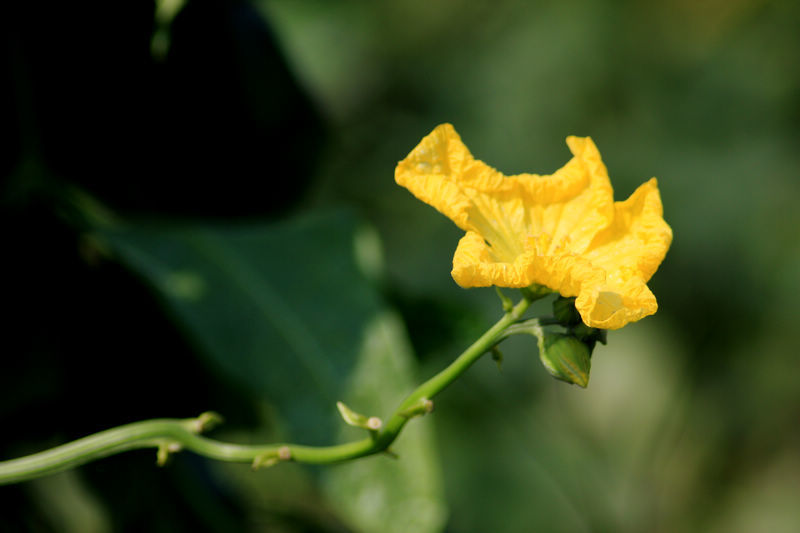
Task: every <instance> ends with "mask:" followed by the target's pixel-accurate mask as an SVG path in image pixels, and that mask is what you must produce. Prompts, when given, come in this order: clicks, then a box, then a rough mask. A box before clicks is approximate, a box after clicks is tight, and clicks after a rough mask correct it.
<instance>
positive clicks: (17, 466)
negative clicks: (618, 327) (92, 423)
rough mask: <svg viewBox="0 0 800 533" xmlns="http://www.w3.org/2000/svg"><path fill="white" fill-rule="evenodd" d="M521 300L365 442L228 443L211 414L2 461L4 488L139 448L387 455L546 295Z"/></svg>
mask: <svg viewBox="0 0 800 533" xmlns="http://www.w3.org/2000/svg"><path fill="white" fill-rule="evenodd" d="M523 296H524V297H523V298H522V300H520V301H519V302H518V303H517V304H516V305H515V306H514V307H513V308H512V309H511V310H509V311H508V312H506V313H505V315H504V316H503V317H502V318H501V319H500V320H499V321H498V322H497V323H496V324H495V325H494V326H492V327H491V328H489V329H488V330H487V331H486V333H484V334H483V335H481V337H480V338H479V339H478V340H477V341H475V342H474V343H473V344H472V345H471V346H470V347H469V348H467V349H466V350H465V351H464V352H463V353H462V354H461V355H459V356H458V358H456V359H455V361H453V362H452V363H451V364H450V365H449V366H448V367H447V368H445V369H444V370H442V371H441V372H439V373H438V374H436V375H435V376H433V377H432V378H430V379H429V380H428V381H426V382H425V383H423V384H422V385H420V386H419V387H417V389H416V390H414V391H413V392H412V393H411V394H410V395H409V396H408V397H407V398H406V399H405V400H404V401H403V402H402V403H401V404H400V406H399V407H398V408H397V409H396V410H395V412H394V414H392V416H391V417H390V418H389V420H388V422H387V423H386V424H385V425H384V426H383V428H382V429H381V430H380V431H377V432H373V433H372V435H371V436H370V437H368V438H365V439H363V440H359V441H354V442H349V443H346V444H339V445H335V446H319V447H318V446H302V445H297V444H271V445H267V446H247V445H239V444H229V443H225V442H220V441H216V440H213V439H209V438H206V437H203V436H201V435H199V434H198V433H200V432H201V431H203V430H204V429H207V428H208V426H209V425H211V424H213V423H215V422H216V421H218V417H217V416H216V415H213V414H212V413H206V414H203V415H201V416H200V417H198V418H196V419H156V420H145V421H142V422H135V423H133V424H127V425H124V426H119V427H116V428H112V429H109V430H106V431H102V432H100V433H96V434H94V435H90V436H88V437H84V438H82V439H78V440H76V441H73V442H70V443H68V444H64V445H62V446H58V447H56V448H52V449H50V450H45V451H43V452H40V453H36V454H33V455H28V456H26V457H21V458H19V459H12V460H9V461H2V462H0V485H4V484H8V483H16V482H20V481H25V480H29V479H34V478H37V477H41V476H45V475H48V474H52V473H55V472H59V471H61V470H66V469H68V468H73V467H76V466H79V465H82V464H84V463H88V462H90V461H94V460H97V459H101V458H103V457H107V456H109V455H113V454H116V453H120V452H123V451H127V450H133V449H137V448H158V450H159V453H158V461H159V464H163V462H164V461H165V460H166V458H167V456H168V454H169V453H172V452H177V451H180V450H191V451H193V452H195V453H197V454H199V455H203V456H205V457H209V458H211V459H218V460H222V461H231V462H244V463H252V464H253V466H254V467H258V466H262V465H263V466H267V465H271V464H274V463H276V462H278V461H286V460H293V461H297V462H301V463H311V464H331V463H338V462H342V461H347V460H350V459H356V458H359V457H364V456H367V455H372V454H376V453H379V452H382V451H385V450H386V449H387V448H388V447H389V446H390V445H391V444H392V443H393V442H394V440H395V439H396V438H397V436H398V435H399V434H400V432H401V431H402V429H403V427H404V426H405V424H406V422H408V420H409V419H410V418H411V417H413V416H416V415H417V414H423V413H425V412H427V411H429V410H430V408H431V407H432V403H431V402H430V400H431V399H432V398H433V397H434V396H436V395H437V394H439V393H440V392H441V391H443V390H444V389H445V388H446V387H447V386H448V385H450V384H451V383H453V382H454V381H455V380H456V379H458V377H459V376H461V375H462V374H463V373H464V372H465V371H466V370H467V369H468V368H469V367H470V366H471V365H472V364H473V363H474V362H475V361H477V360H478V359H479V358H480V357H481V356H482V355H483V354H485V353H486V352H488V351H489V350H491V349H492V347H493V346H494V345H495V344H496V343H497V342H498V341H500V340H501V339H502V338H503V334H504V332H505V331H506V330H507V329H508V328H509V327H510V326H512V325H513V324H515V323H516V322H518V321H519V320H520V318H521V317H522V315H523V314H524V313H525V311H527V309H528V307H529V306H530V305H531V303H532V302H533V300H535V299H538V298H539V297H541V296H543V294H542V295H539V294H533V293H523Z"/></svg>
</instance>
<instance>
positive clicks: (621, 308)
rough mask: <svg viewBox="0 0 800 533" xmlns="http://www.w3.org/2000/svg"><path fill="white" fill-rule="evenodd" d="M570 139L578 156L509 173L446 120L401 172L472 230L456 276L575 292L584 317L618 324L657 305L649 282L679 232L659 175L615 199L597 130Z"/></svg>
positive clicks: (404, 181) (409, 184) (480, 283)
mask: <svg viewBox="0 0 800 533" xmlns="http://www.w3.org/2000/svg"><path fill="white" fill-rule="evenodd" d="M567 145H568V146H569V149H570V151H571V152H572V155H573V157H572V159H570V161H569V162H567V164H566V165H564V166H563V167H562V168H561V169H559V170H557V171H556V172H555V173H553V174H552V175H549V176H547V175H545V176H542V175H538V174H518V175H514V176H508V177H506V176H504V175H503V174H501V173H500V172H498V171H497V170H495V169H493V168H492V167H490V166H488V165H486V164H485V163H483V162H481V161H479V160H476V159H475V158H474V157H473V156H472V154H470V152H469V150H468V149H467V147H466V146H464V144H463V142H462V141H461V138H460V137H459V136H458V134H457V133H456V132H455V130H454V129H453V127H452V126H451V125H449V124H442V125H441V126H438V127H437V128H436V129H434V130H433V132H431V134H429V135H428V136H426V137H425V138H424V139H423V140H422V141H421V142H420V144H419V145H418V146H417V147H416V148H415V149H414V150H413V151H412V152H411V153H410V154H409V155H408V157H406V158H405V159H404V160H403V161H401V162H400V163H398V165H397V169H396V171H395V179H396V181H397V183H398V184H400V185H403V186H404V187H406V188H408V189H409V190H410V191H411V192H412V193H413V194H414V195H415V196H416V197H417V198H419V199H420V200H422V201H424V202H426V203H428V204H430V205H432V206H433V207H435V208H436V209H438V210H439V211H440V212H441V213H443V214H445V215H446V216H447V217H449V218H450V219H452V220H453V221H454V222H455V223H456V224H457V225H458V226H459V227H460V228H462V229H463V230H465V231H466V235H465V236H464V237H463V238H462V239H461V241H460V242H459V243H458V247H457V248H456V253H455V255H454V257H453V271H452V275H453V278H454V279H455V281H456V282H457V283H458V284H459V285H461V286H462V287H484V286H489V285H497V286H501V287H526V286H529V285H532V284H534V283H536V284H540V285H545V286H547V287H549V288H551V289H553V290H556V291H558V292H560V293H561V294H563V295H564V296H576V297H577V299H576V307H577V308H578V310H579V311H580V313H581V316H582V318H583V320H584V322H585V323H586V324H587V325H589V326H592V327H598V328H603V329H616V328H619V327H622V326H624V325H625V324H627V323H628V322H631V321H634V320H638V319H639V318H642V317H643V316H647V315H649V314H652V313H654V312H655V311H656V309H657V307H658V306H657V304H656V301H655V297H654V296H653V294H652V293H651V292H650V290H649V289H648V288H647V285H646V282H647V281H648V280H649V279H650V277H651V276H652V275H653V273H654V272H655V271H656V269H657V268H658V265H659V264H660V263H661V261H662V260H663V258H664V255H665V254H666V251H667V249H668V248H669V245H670V242H671V240H672V232H671V230H670V228H669V226H667V224H666V222H664V220H663V218H662V207H661V199H660V196H659V194H658V186H657V183H656V181H655V178H653V179H652V180H650V181H649V182H647V183H645V184H644V185H642V186H641V187H639V189H637V190H636V192H634V194H632V195H631V197H630V198H629V199H628V200H626V201H624V202H617V203H614V201H613V191H612V189H611V183H610V182H609V179H608V173H607V171H606V167H605V165H604V164H603V162H602V159H601V157H600V153H599V151H598V150H597V147H596V146H595V145H594V143H593V142H592V140H591V139H590V138H588V137H584V138H581V137H568V138H567Z"/></svg>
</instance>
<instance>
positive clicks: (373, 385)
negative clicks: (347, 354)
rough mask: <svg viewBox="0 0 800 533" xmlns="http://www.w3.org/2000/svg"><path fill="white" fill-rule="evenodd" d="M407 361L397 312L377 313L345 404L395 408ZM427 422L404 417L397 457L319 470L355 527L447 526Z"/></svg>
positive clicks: (405, 383)
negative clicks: (406, 419)
mask: <svg viewBox="0 0 800 533" xmlns="http://www.w3.org/2000/svg"><path fill="white" fill-rule="evenodd" d="M412 361H413V358H412V356H411V348H410V346H409V342H408V340H407V336H406V333H405V331H404V328H403V325H402V322H400V320H399V319H398V317H397V316H396V315H395V314H391V313H384V314H382V315H380V316H378V317H376V318H375V320H373V322H372V323H371V324H370V326H369V328H368V330H367V334H366V336H365V341H364V345H363V347H362V351H361V355H360V357H359V360H358V363H357V366H356V368H355V371H354V372H353V374H352V376H351V381H350V383H349V387H348V391H349V394H348V396H347V399H348V405H351V406H353V407H354V408H356V409H361V410H363V409H367V408H370V409H375V410H376V413H390V412H392V410H393V409H394V408H395V407H396V406H397V405H398V404H399V402H400V401H401V400H402V399H403V397H404V396H405V395H406V394H407V392H408V390H409V389H410V388H411V387H412V383H413V378H414V367H413V365H411V364H410V363H411V362H412ZM367 414H368V415H371V414H375V413H372V412H369V413H367ZM431 422H432V419H431V418H430V417H428V418H423V419H422V420H414V421H412V422H411V423H409V425H408V426H407V427H406V428H405V430H404V431H403V433H402V435H401V436H400V437H399V439H398V441H397V442H396V443H395V444H394V445H392V448H391V451H392V452H393V453H394V454H397V455H398V457H399V458H398V459H396V458H393V457H389V456H379V457H373V458H368V459H365V460H362V461H356V462H352V463H347V464H343V465H340V466H337V467H335V468H331V469H328V470H326V471H325V472H324V478H323V486H324V488H325V491H326V493H327V495H328V498H329V499H330V500H331V501H332V502H333V503H334V504H335V505H336V507H337V509H339V510H340V512H342V513H343V514H344V515H345V516H347V517H348V519H349V521H350V522H351V523H352V524H354V525H355V526H356V527H357V529H358V530H359V531H364V532H370V531H381V532H383V533H406V532H408V531H414V532H415V533H427V532H434V531H440V530H441V529H442V527H443V526H444V522H445V518H446V507H445V504H444V502H443V498H444V495H443V490H442V480H441V472H440V469H439V463H438V460H437V457H436V455H435V453H434V443H433V434H432V429H433V428H432V426H431ZM353 431H354V430H353V428H349V427H348V428H345V427H343V430H342V433H343V436H344V437H346V434H348V433H351V432H353Z"/></svg>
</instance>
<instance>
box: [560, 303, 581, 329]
mask: <svg viewBox="0 0 800 533" xmlns="http://www.w3.org/2000/svg"><path fill="white" fill-rule="evenodd" d="M553 316H554V317H556V320H558V323H559V324H561V325H562V326H574V325H575V324H581V323H582V322H581V315H580V313H578V310H577V309H575V298H564V297H563V296H559V297H558V298H556V299H555V300H553Z"/></svg>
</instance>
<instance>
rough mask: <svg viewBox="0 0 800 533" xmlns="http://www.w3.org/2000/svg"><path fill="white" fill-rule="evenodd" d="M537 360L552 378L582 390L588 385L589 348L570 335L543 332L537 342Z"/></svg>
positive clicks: (590, 362) (590, 365) (589, 367)
mask: <svg viewBox="0 0 800 533" xmlns="http://www.w3.org/2000/svg"><path fill="white" fill-rule="evenodd" d="M539 358H540V359H541V360H542V364H543V365H544V367H545V368H546V369H547V371H548V372H549V373H550V375H551V376H553V377H554V378H556V379H560V380H562V381H566V382H567V383H574V384H575V385H578V386H580V387H583V388H586V385H588V384H589V371H590V370H591V367H592V360H591V359H590V357H589V347H588V346H586V344H584V343H583V342H581V341H580V340H578V339H577V338H575V337H573V336H572V335H565V334H563V333H550V332H545V333H544V335H543V338H541V339H540V342H539Z"/></svg>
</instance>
